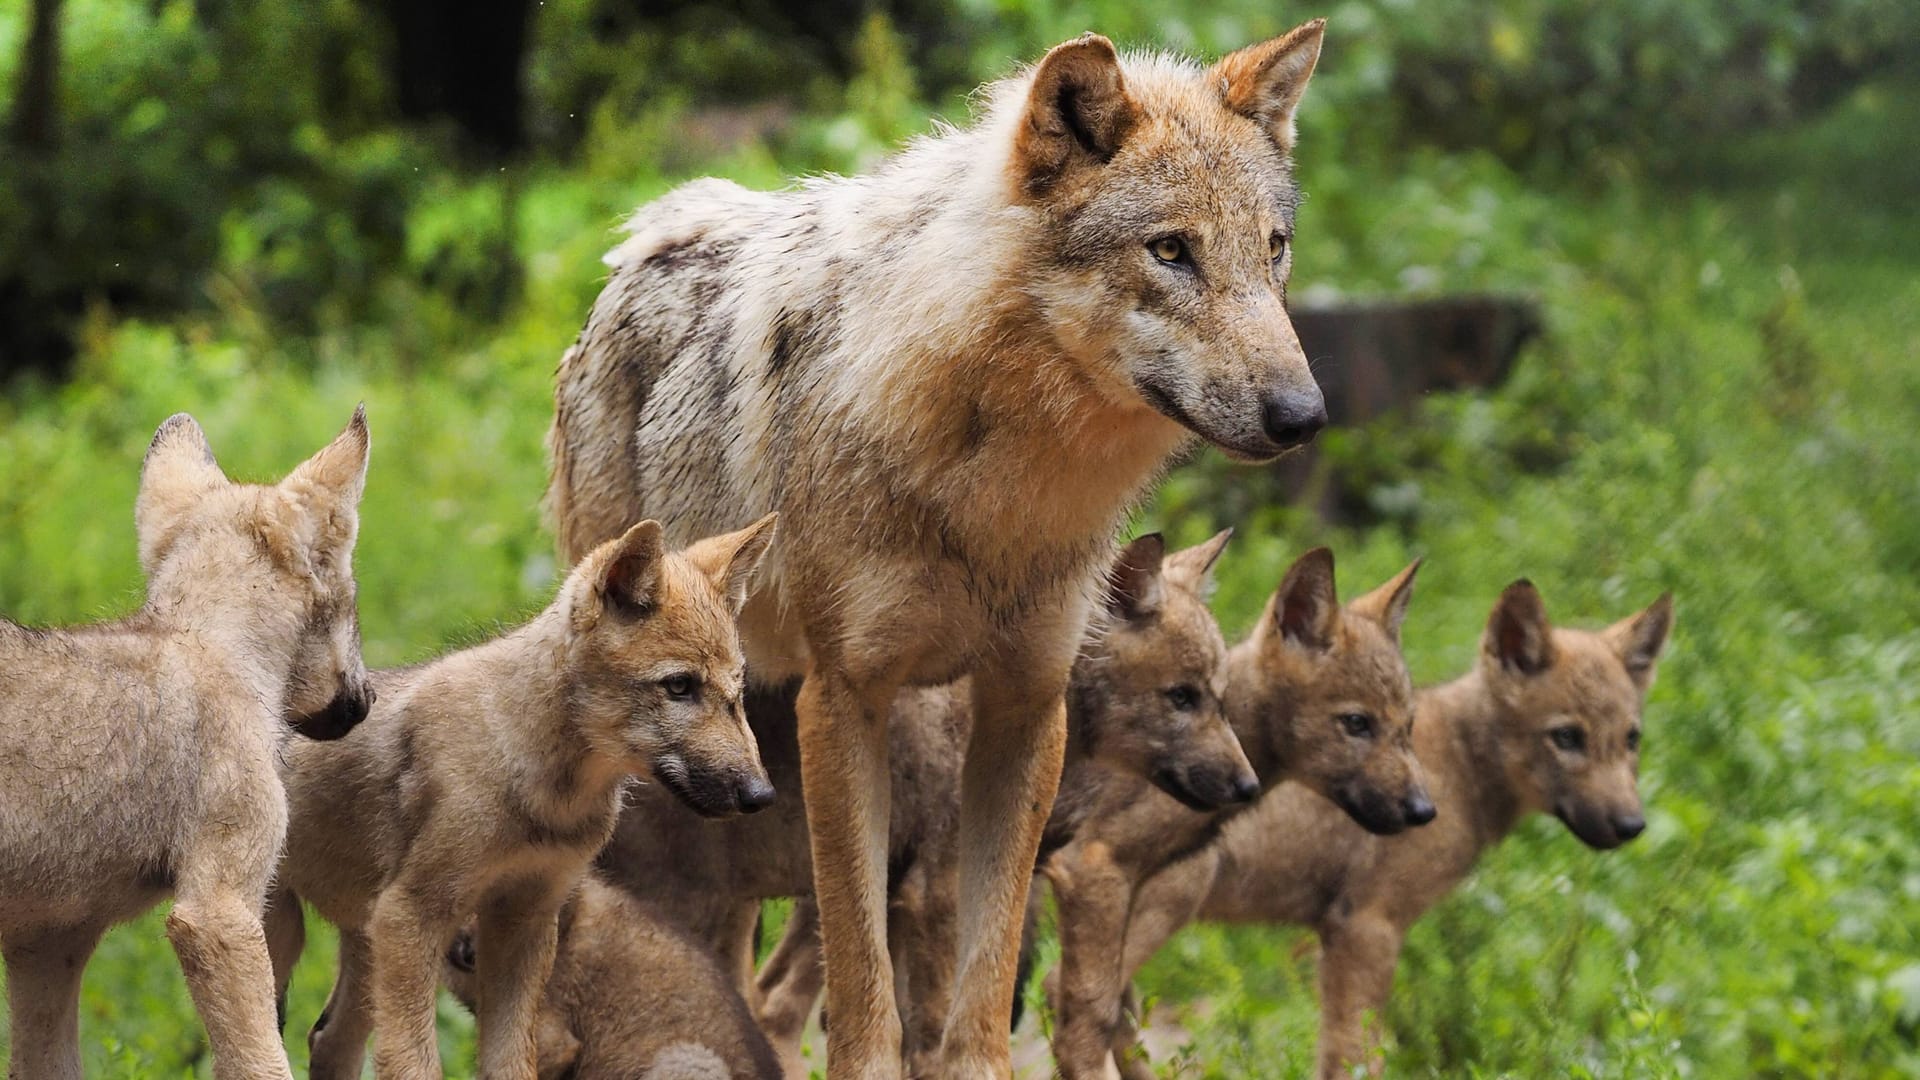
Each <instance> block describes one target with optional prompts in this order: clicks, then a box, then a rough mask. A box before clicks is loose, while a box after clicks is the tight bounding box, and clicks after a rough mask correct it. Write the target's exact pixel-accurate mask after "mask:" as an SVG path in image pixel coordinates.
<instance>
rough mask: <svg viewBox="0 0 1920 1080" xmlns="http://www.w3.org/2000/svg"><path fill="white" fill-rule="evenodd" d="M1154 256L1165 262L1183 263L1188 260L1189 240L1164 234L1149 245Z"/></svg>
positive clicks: (1148, 248) (1148, 247)
mask: <svg viewBox="0 0 1920 1080" xmlns="http://www.w3.org/2000/svg"><path fill="white" fill-rule="evenodd" d="M1147 250H1148V251H1151V252H1153V257H1154V258H1156V259H1159V260H1160V261H1161V262H1163V263H1182V262H1186V261H1187V242H1186V241H1184V240H1182V239H1180V238H1179V237H1177V236H1163V237H1161V238H1160V239H1158V240H1155V241H1153V242H1151V243H1149V244H1148V245H1147Z"/></svg>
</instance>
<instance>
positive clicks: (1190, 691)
mask: <svg viewBox="0 0 1920 1080" xmlns="http://www.w3.org/2000/svg"><path fill="white" fill-rule="evenodd" d="M1167 704H1169V705H1172V706H1173V707H1174V708H1176V709H1178V710H1180V711H1181V712H1190V711H1192V710H1194V709H1197V708H1199V707H1200V691H1199V690H1198V689H1197V688H1195V687H1193V686H1190V685H1188V684H1186V683H1181V684H1180V685H1179V686H1171V687H1168V688H1167Z"/></svg>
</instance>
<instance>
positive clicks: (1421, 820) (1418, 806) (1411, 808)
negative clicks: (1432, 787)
mask: <svg viewBox="0 0 1920 1080" xmlns="http://www.w3.org/2000/svg"><path fill="white" fill-rule="evenodd" d="M1405 810H1406V812H1407V824H1409V825H1425V824H1426V823H1427V822H1429V821H1432V820H1433V819H1434V816H1435V815H1436V814H1438V813H1439V811H1438V810H1435V809H1434V808H1433V800H1432V799H1429V798H1427V793H1426V792H1424V791H1420V792H1415V793H1414V794H1413V795H1411V796H1409V797H1408V799H1407V801H1406V805H1405Z"/></svg>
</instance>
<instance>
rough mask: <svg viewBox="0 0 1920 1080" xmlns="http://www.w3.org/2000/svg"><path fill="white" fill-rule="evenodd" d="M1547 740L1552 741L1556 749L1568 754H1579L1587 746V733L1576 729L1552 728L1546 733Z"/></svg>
mask: <svg viewBox="0 0 1920 1080" xmlns="http://www.w3.org/2000/svg"><path fill="white" fill-rule="evenodd" d="M1547 738H1549V739H1552V740H1553V745H1554V746H1555V747H1556V748H1558V749H1561V750H1565V751H1567V752H1568V753H1579V752H1580V751H1581V750H1584V749H1586V746H1587V733H1586V732H1584V731H1581V730H1580V729H1579V728H1577V727H1557V728H1554V729H1553V730H1552V731H1549V732H1547Z"/></svg>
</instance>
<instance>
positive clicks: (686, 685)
mask: <svg viewBox="0 0 1920 1080" xmlns="http://www.w3.org/2000/svg"><path fill="white" fill-rule="evenodd" d="M699 685H700V683H699V681H698V680H696V679H695V678H694V677H693V676H691V675H669V676H667V677H666V678H664V679H661V680H660V688H661V689H662V690H665V691H666V692H667V696H668V697H670V698H673V699H674V700H675V701H685V700H686V699H688V698H690V697H692V696H693V691H694V689H695V688H696V687H698V686H699Z"/></svg>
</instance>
